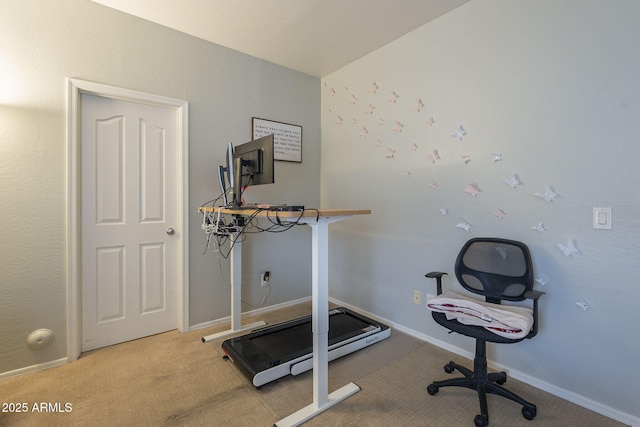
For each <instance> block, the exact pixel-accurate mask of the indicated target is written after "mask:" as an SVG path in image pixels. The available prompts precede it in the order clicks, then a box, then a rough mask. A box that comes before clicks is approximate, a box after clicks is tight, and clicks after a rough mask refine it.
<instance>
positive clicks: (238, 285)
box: [202, 234, 267, 343]
mask: <svg viewBox="0 0 640 427" xmlns="http://www.w3.org/2000/svg"><path fill="white" fill-rule="evenodd" d="M238 237H239V236H238V235H237V234H234V235H233V236H232V238H233V240H232V241H235V243H233V247H232V248H231V263H230V275H231V277H230V279H231V329H228V330H226V331H222V332H218V333H217V334H212V335H207V336H206V337H203V338H202V342H205V343H206V342H210V341H213V340H215V339H218V338H223V337H226V336H228V335H231V334H235V333H236V332H242V331H247V330H251V329H256V328H259V327H261V326H264V325H266V324H267V323H266V322H264V321H262V320H261V321H259V322H255V323H250V324H248V325H245V326H241V322H242V243H240V241H239V240H238Z"/></svg>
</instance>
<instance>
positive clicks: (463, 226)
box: [456, 218, 471, 233]
mask: <svg viewBox="0 0 640 427" xmlns="http://www.w3.org/2000/svg"><path fill="white" fill-rule="evenodd" d="M460 219H461V220H462V222H460V223H458V224H456V227H457V228H460V229H461V230H464V231H466V232H467V233H468V232H469V231H470V230H471V224H469V222H468V221H467V220H466V219H464V218H460Z"/></svg>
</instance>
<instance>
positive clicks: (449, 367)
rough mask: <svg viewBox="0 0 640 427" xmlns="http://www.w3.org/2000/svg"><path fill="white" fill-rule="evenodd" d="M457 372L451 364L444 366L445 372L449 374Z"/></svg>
mask: <svg viewBox="0 0 640 427" xmlns="http://www.w3.org/2000/svg"><path fill="white" fill-rule="evenodd" d="M455 370H456V368H454V367H453V365H452V364H451V363H447V364H446V365H444V371H445V372H446V373H447V374H450V373H452V372H453V371H455Z"/></svg>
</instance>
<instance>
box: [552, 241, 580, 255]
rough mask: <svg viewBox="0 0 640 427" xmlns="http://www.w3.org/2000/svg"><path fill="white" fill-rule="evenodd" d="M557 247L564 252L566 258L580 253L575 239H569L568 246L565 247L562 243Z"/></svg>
mask: <svg viewBox="0 0 640 427" xmlns="http://www.w3.org/2000/svg"><path fill="white" fill-rule="evenodd" d="M556 246H557V247H558V249H560V250H561V251H562V253H563V254H564V256H566V257H570V256H573V255H575V254H577V253H579V252H580V251H579V250H578V247H577V246H576V242H575V240H573V239H569V240H568V241H567V244H566V245H563V244H562V243H558V244H557V245H556Z"/></svg>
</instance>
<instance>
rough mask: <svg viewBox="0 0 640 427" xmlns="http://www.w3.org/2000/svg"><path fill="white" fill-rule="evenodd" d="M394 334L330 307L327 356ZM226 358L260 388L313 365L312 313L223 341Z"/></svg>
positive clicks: (351, 314) (372, 342)
mask: <svg viewBox="0 0 640 427" xmlns="http://www.w3.org/2000/svg"><path fill="white" fill-rule="evenodd" d="M390 335H391V329H389V327H388V326H387V325H384V324H382V323H380V322H377V321H375V320H373V319H370V318H368V317H365V316H363V315H361V314H358V313H355V312H354V311H351V310H349V309H347V308H343V307H337V308H334V309H331V310H329V343H328V345H329V347H328V359H329V361H332V360H335V359H337V358H339V357H342V356H345V355H347V354H349V353H353V352H354V351H357V350H360V349H362V348H365V347H368V346H370V345H372V344H375V343H377V342H380V341H382V340H384V339H385V338H388V337H389V336H390ZM222 350H223V352H224V353H225V356H224V357H225V359H230V360H231V361H232V362H234V363H235V364H236V366H237V367H238V368H239V369H240V371H241V372H242V373H243V374H244V375H245V376H246V377H247V378H248V379H249V380H250V381H251V382H252V384H253V385H254V386H255V387H260V386H262V385H264V384H267V383H269V382H271V381H274V380H277V379H279V378H282V377H284V376H287V375H289V374H291V375H299V374H301V373H303V372H306V371H308V370H310V369H312V368H313V334H312V331H311V316H310V315H309V316H305V317H301V318H298V319H294V320H290V321H287V322H284V323H279V324H277V325H272V326H267V327H264V328H261V329H257V330H255V331H252V332H250V333H248V334H245V335H242V336H239V337H234V338H229V339H227V340H225V341H224V342H223V343H222Z"/></svg>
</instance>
